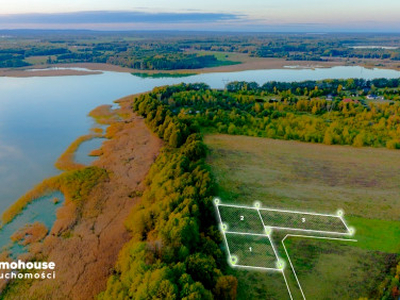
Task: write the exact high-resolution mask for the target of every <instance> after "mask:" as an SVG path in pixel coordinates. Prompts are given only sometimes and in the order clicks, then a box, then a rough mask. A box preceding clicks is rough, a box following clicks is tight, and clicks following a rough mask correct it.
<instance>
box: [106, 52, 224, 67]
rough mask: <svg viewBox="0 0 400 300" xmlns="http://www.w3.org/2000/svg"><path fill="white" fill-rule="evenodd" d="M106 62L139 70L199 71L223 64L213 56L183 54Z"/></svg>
mask: <svg viewBox="0 0 400 300" xmlns="http://www.w3.org/2000/svg"><path fill="white" fill-rule="evenodd" d="M108 62H109V63H112V64H118V65H123V66H126V67H130V68H134V69H139V70H177V69H201V68H209V67H215V66H219V65H222V64H224V62H222V61H219V60H218V59H217V58H216V57H215V56H214V55H197V54H184V53H174V54H172V53H171V54H161V55H154V56H148V57H144V58H140V57H135V56H119V57H116V58H113V57H112V58H109V59H108Z"/></svg>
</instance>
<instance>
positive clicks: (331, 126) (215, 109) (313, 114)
mask: <svg viewBox="0 0 400 300" xmlns="http://www.w3.org/2000/svg"><path fill="white" fill-rule="evenodd" d="M184 86H185V85H184ZM175 89H176V91H174V92H172V93H171V94H169V95H160V97H162V101H163V103H164V104H165V105H168V106H169V107H170V109H171V110H172V112H174V114H175V115H176V116H178V117H179V118H181V119H186V120H189V121H192V122H193V124H195V125H196V126H198V127H201V128H208V129H209V130H212V131H217V132H220V133H228V134H240V135H249V136H258V137H269V138H275V139H286V140H299V141H304V142H314V143H324V144H328V145H331V144H338V145H353V146H357V147H362V146H373V147H387V148H390V149H399V148H400V139H399V137H400V126H399V124H400V106H399V105H391V104H389V103H381V104H370V105H369V106H365V105H362V104H357V103H354V102H349V103H346V102H343V101H327V100H326V99H320V98H312V99H307V98H304V97H303V98H297V97H291V98H290V99H291V101H288V100H287V99H283V100H281V101H279V102H272V103H270V102H269V101H268V97H266V98H265V99H264V97H265V96H261V93H257V92H254V93H250V94H248V93H247V92H229V91H221V90H212V89H210V88H208V87H207V86H206V85H204V84H199V85H196V89H190V90H187V89H185V90H180V89H181V88H179V87H178V88H175ZM171 90H172V88H171Z"/></svg>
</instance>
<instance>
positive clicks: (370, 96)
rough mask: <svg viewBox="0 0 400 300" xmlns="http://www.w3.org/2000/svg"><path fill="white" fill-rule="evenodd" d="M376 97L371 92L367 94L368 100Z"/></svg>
mask: <svg viewBox="0 0 400 300" xmlns="http://www.w3.org/2000/svg"><path fill="white" fill-rule="evenodd" d="M376 98H377V97H376V95H374V94H371V95H367V99H368V100H375V99H376Z"/></svg>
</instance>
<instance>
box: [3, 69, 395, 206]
mask: <svg viewBox="0 0 400 300" xmlns="http://www.w3.org/2000/svg"><path fill="white" fill-rule="evenodd" d="M381 77H386V78H397V77H400V72H398V71H394V70H383V69H365V68H361V67H335V68H323V69H315V70H312V69H281V70H256V71H242V72H233V73H210V74H201V75H195V76H190V77H182V78H157V79H155V78H139V77H136V76H133V75H131V74H129V73H116V72H104V73H103V74H97V75H85V76H63V77H30V78H9V77H0V213H1V212H3V211H4V210H5V209H6V208H7V207H8V206H9V205H10V204H11V203H13V202H14V201H15V200H16V199H17V198H19V197H20V196H21V195H23V194H24V193H25V192H27V191H28V190H29V189H31V188H32V187H33V186H34V185H35V184H37V183H39V182H40V181H41V180H43V179H44V178H46V177H49V176H52V175H55V174H57V173H58V171H57V170H56V169H55V168H54V166H53V165H54V162H55V161H56V160H57V158H58V157H59V156H60V154H61V153H63V152H64V150H65V149H66V148H67V147H68V146H69V144H70V143H71V142H73V141H74V140H75V139H76V138H77V137H78V136H80V135H83V134H87V133H88V132H89V129H90V127H91V126H92V125H93V120H92V119H91V118H89V117H87V114H88V112H89V111H91V110H92V109H93V108H95V107H96V106H98V105H101V104H111V103H112V102H113V101H114V100H116V99H118V98H121V97H123V96H126V95H129V94H134V93H139V92H144V91H148V90H151V89H152V88H154V87H155V86H160V85H167V84H177V83H180V82H186V83H194V82H204V83H206V84H209V85H210V86H211V87H213V88H223V87H224V84H225V83H226V81H235V80H240V81H241V80H245V81H256V82H258V83H259V84H263V83H265V82H267V81H271V80H275V81H286V82H289V81H303V80H318V79H327V78H365V79H373V78H381ZM96 142H99V141H94V142H93V143H96ZM97 145H98V144H96V146H97ZM86 146H88V147H89V148H90V144H89V145H82V147H83V148H82V149H83V150H82V151H83V153H84V152H85V151H86V150H85V147H86ZM89 148H88V149H89ZM91 149H93V148H90V149H89V150H87V151H86V152H89V151H90V150H91ZM78 154H79V153H78ZM84 155H85V154H84ZM78 156H79V157H78V160H79V159H83V160H85V159H87V158H85V157H84V156H83V158H82V157H81V156H80V155H78ZM86 162H90V159H88V160H87V161H86Z"/></svg>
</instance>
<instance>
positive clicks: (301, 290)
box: [282, 234, 357, 300]
mask: <svg viewBox="0 0 400 300" xmlns="http://www.w3.org/2000/svg"><path fill="white" fill-rule="evenodd" d="M287 237H301V238H308V239H320V240H333V241H344V242H357V240H354V239H342V238H332V237H323V236H308V235H296V234H287V235H286V236H285V237H284V238H283V239H282V245H283V249H284V250H285V253H286V256H287V258H288V260H289V264H290V267H291V268H292V271H293V275H294V277H295V278H296V281H297V284H298V286H299V288H300V292H301V295H302V296H303V299H304V300H306V296H305V295H304V292H303V288H302V287H301V284H300V281H299V278H298V277H297V273H296V270H295V269H294V266H293V263H292V260H291V259H290V256H289V253H288V251H287V249H286V246H285V240H286V238H287ZM285 282H286V280H285ZM286 287H287V288H288V290H289V291H290V287H289V285H288V284H287V282H286Z"/></svg>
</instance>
